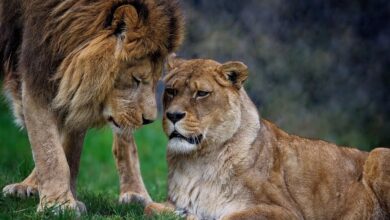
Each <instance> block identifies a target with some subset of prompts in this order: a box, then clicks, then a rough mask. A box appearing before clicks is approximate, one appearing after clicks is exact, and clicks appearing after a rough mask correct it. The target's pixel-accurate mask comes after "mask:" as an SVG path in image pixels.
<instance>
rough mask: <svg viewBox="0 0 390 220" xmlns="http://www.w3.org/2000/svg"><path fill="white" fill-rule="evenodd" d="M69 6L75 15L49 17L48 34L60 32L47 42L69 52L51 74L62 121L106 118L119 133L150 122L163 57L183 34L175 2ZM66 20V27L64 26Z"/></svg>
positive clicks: (83, 123)
mask: <svg viewBox="0 0 390 220" xmlns="http://www.w3.org/2000/svg"><path fill="white" fill-rule="evenodd" d="M65 6H66V4H60V6H59V8H58V9H57V10H58V11H59V12H61V11H63V9H62V8H61V7H65ZM74 10H75V12H74V13H77V14H79V15H80V16H69V17H65V18H63V19H61V20H59V19H56V20H54V19H53V20H54V21H53V22H51V23H49V25H50V26H51V27H52V28H51V29H52V32H50V33H48V37H47V38H49V37H50V36H52V35H60V37H59V40H58V41H56V42H53V45H52V47H53V48H54V51H55V52H56V53H63V54H68V55H66V57H65V59H64V60H63V61H62V63H61V65H60V67H59V69H58V71H57V74H56V76H55V78H54V80H57V81H58V84H59V86H58V93H57V95H56V97H55V99H54V102H53V108H54V109H55V110H57V111H59V112H60V113H61V115H63V121H64V126H67V127H77V128H80V127H90V126H100V125H102V124H104V123H105V122H107V123H109V124H110V125H111V126H112V127H114V129H115V130H116V131H118V132H123V131H130V130H132V129H134V128H137V127H140V126H141V125H142V124H147V123H150V122H152V121H153V120H154V119H155V118H156V112H157V108H156V100H155V89H156V84H157V81H158V79H159V78H160V76H161V73H162V69H163V63H164V60H165V58H166V56H167V55H168V54H169V53H170V52H172V51H174V50H175V49H177V48H178V46H179V45H180V44H181V42H182V38H183V19H182V16H181V14H180V11H179V9H178V8H177V2H176V1H174V0H161V1H154V0H122V1H97V2H96V3H91V4H90V5H88V7H84V8H83V7H77V8H75V9H74ZM55 15H56V12H54V13H53V16H55ZM56 21H58V22H57V23H56ZM65 25H68V26H69V25H70V28H67V29H65V30H63V28H64V26H65ZM61 27H62V29H61ZM57 32H59V33H57ZM80 39H83V40H80Z"/></svg>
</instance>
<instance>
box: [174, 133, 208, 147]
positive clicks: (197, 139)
mask: <svg viewBox="0 0 390 220" xmlns="http://www.w3.org/2000/svg"><path fill="white" fill-rule="evenodd" d="M173 138H179V139H183V140H185V141H187V142H188V143H190V144H200V142H202V139H203V135H198V136H196V137H185V136H183V135H182V134H180V133H179V132H177V131H173V132H172V134H171V135H169V140H171V139H173Z"/></svg>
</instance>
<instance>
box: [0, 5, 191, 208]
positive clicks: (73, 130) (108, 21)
mask: <svg viewBox="0 0 390 220" xmlns="http://www.w3.org/2000/svg"><path fill="white" fill-rule="evenodd" d="M0 32H1V33H2V34H1V35H0V62H1V64H0V65H1V68H0V73H1V76H5V77H4V89H5V93H6V95H7V97H9V99H10V101H11V103H12V106H13V111H14V115H15V117H16V121H17V122H18V124H19V125H20V126H22V127H25V128H26V129H27V132H28V135H29V140H30V143H31V147H32V151H33V156H34V161H35V165H36V168H35V169H34V170H33V171H32V173H31V174H30V176H29V177H28V178H26V180H24V181H23V182H21V183H17V184H11V185H8V186H6V187H5V188H4V189H3V192H4V193H5V194H6V195H17V196H21V197H24V196H30V195H31V194H36V193H37V192H38V191H39V195H40V205H39V208H38V210H42V209H43V208H45V207H46V206H58V207H59V208H61V209H62V208H64V207H65V208H70V209H74V210H76V211H78V212H82V211H83V210H84V209H85V207H84V205H83V204H82V203H81V202H79V201H77V196H76V189H75V185H76V184H75V183H76V177H77V173H78V169H79V160H80V155H81V149H82V142H83V139H84V135H85V132H86V130H87V129H88V128H90V127H95V126H101V125H104V124H106V123H109V124H110V125H111V126H112V127H113V128H114V131H115V141H114V144H113V152H114V155H115V158H116V161H117V167H118V171H119V175H120V178H121V192H120V201H121V202H123V203H128V202H132V201H141V202H142V203H144V204H145V203H148V202H151V199H150V196H149V194H148V193H147V191H146V189H145V186H144V184H143V182H142V178H141V175H140V171H139V164H138V156H137V151H136V146H135V143H134V140H133V138H132V136H131V135H132V131H133V130H134V129H135V128H138V127H140V126H142V125H143V124H144V123H146V122H150V121H152V120H153V119H155V117H156V114H157V108H156V101H155V89H156V84H157V81H158V79H159V77H160V76H161V72H162V66H163V62H164V60H165V57H166V56H167V55H168V54H169V53H170V52H172V51H174V50H176V49H177V48H178V47H179V45H180V44H181V42H182V39H183V18H182V15H181V13H180V10H179V8H178V3H177V1H175V0H98V1H89V0H66V1H59V0H47V1H45V0H13V1H7V0H1V1H0Z"/></svg>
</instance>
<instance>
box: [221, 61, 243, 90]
mask: <svg viewBox="0 0 390 220" xmlns="http://www.w3.org/2000/svg"><path fill="white" fill-rule="evenodd" d="M218 71H219V72H220V74H222V77H223V79H224V81H225V82H228V83H229V84H230V85H233V86H234V87H236V88H237V89H241V87H242V85H243V84H244V82H245V80H246V79H247V78H248V67H247V66H246V65H245V64H244V63H243V62H239V61H229V62H226V63H224V64H222V65H221V66H220V67H219V68H218Z"/></svg>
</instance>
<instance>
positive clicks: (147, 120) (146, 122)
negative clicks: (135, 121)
mask: <svg viewBox="0 0 390 220" xmlns="http://www.w3.org/2000/svg"><path fill="white" fill-rule="evenodd" d="M142 120H143V122H142V124H143V125H148V124H151V123H153V122H154V120H150V119H146V118H144V117H142Z"/></svg>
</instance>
